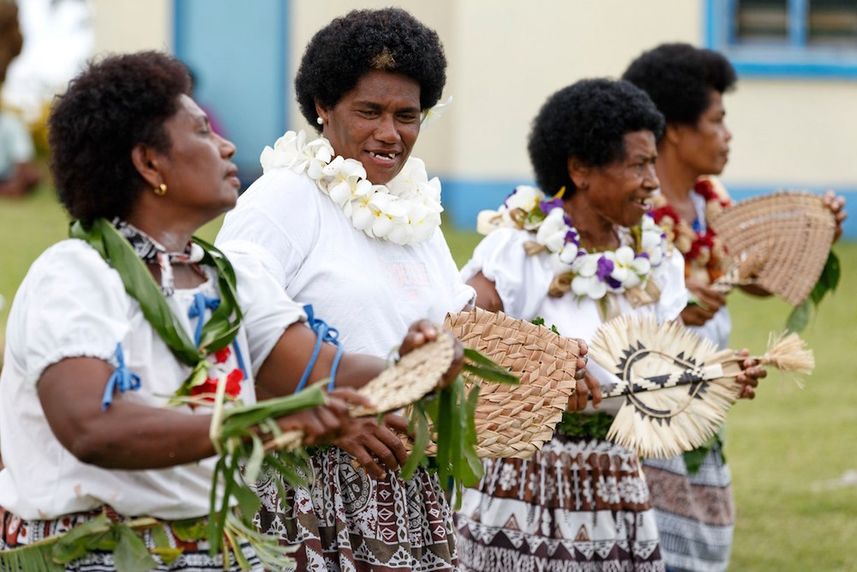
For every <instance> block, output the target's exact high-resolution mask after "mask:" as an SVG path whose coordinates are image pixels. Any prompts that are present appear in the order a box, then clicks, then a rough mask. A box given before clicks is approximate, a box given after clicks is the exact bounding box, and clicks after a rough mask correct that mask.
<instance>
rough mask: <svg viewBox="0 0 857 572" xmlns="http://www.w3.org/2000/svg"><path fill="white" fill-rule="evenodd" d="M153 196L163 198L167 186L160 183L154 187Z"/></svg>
mask: <svg viewBox="0 0 857 572" xmlns="http://www.w3.org/2000/svg"><path fill="white" fill-rule="evenodd" d="M155 194H156V195H158V196H159V197H163V196H164V195H166V194H167V186H166V185H165V184H164V183H161V184H160V185H158V186H157V187H155Z"/></svg>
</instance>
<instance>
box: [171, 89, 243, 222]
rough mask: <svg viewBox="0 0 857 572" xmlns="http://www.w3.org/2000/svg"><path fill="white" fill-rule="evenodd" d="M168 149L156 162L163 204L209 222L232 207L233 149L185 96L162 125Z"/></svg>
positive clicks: (235, 179)
mask: <svg viewBox="0 0 857 572" xmlns="http://www.w3.org/2000/svg"><path fill="white" fill-rule="evenodd" d="M164 130H165V131H166V134H167V137H168V138H169V141H170V148H169V150H168V151H167V152H166V153H163V154H160V156H159V158H158V172H159V173H160V176H161V178H162V179H163V182H164V184H166V185H167V189H168V191H167V193H166V195H164V197H163V200H165V201H169V202H170V204H171V206H173V207H176V208H180V209H183V210H187V211H189V212H195V213H197V215H198V216H201V217H202V218H204V219H205V220H210V219H212V218H214V217H216V216H217V215H219V214H221V213H223V212H226V211H227V210H229V209H231V208H232V207H234V206H235V202H236V201H237V200H238V189H239V188H240V186H241V183H240V181H239V180H238V168H237V167H236V166H235V164H234V163H233V162H232V161H231V160H230V159H231V158H232V156H233V155H235V145H233V144H232V143H231V142H230V141H227V140H226V139H224V138H223V137H221V136H219V135H217V134H216V133H214V132H213V131H212V130H211V126H210V125H209V123H208V117H207V116H206V115H205V112H204V111H202V109H200V108H199V106H198V105H197V104H196V102H195V101H194V100H193V99H191V98H190V97H188V96H187V95H181V96H179V105H178V111H176V113H175V114H174V115H173V116H172V117H170V118H169V119H168V120H167V121H165V122H164Z"/></svg>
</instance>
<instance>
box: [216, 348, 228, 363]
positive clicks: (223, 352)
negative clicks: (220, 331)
mask: <svg viewBox="0 0 857 572" xmlns="http://www.w3.org/2000/svg"><path fill="white" fill-rule="evenodd" d="M231 355H232V350H230V349H229V346H226V347H224V348H222V349H219V350H217V351H216V352H214V361H215V363H226V360H228V359H229V356H231Z"/></svg>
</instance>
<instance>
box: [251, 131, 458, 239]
mask: <svg viewBox="0 0 857 572" xmlns="http://www.w3.org/2000/svg"><path fill="white" fill-rule="evenodd" d="M259 161H260V162H261V163H262V172H264V173H266V172H268V171H270V170H273V169H283V168H285V169H291V170H292V171H294V172H295V173H298V174H301V173H306V174H307V176H309V178H310V179H312V180H313V181H315V183H316V185H317V186H318V188H319V189H320V190H321V191H322V192H323V193H325V194H326V195H327V196H329V197H330V199H331V200H332V201H333V202H335V203H336V204H337V205H339V206H340V207H341V208H342V212H343V213H344V214H345V216H346V217H348V219H349V220H350V221H351V224H352V225H354V228H356V229H358V230H362V231H363V232H364V233H366V234H367V235H368V236H370V237H372V238H381V239H384V240H389V241H390V242H394V243H396V244H402V245H405V244H416V243H419V242H423V241H425V240H427V239H429V238H431V236H432V235H433V234H434V231H435V229H436V228H437V227H439V226H440V213H441V212H443V207H442V206H441V205H440V181H439V180H438V178H437V177H434V178H432V179H431V180H429V178H428V174H427V173H426V168H425V164H424V163H423V162H422V161H421V160H420V159H417V158H416V157H410V158H409V159H408V160H407V161H406V162H405V165H404V167H402V170H401V172H399V174H398V175H396V177H395V178H394V179H393V180H391V181H390V182H389V183H387V184H386V185H373V184H372V183H371V182H370V181H368V180H367V179H366V169H365V168H364V167H363V164H362V163H360V161H357V160H355V159H345V158H344V157H342V156H336V157H334V151H333V147H332V146H331V144H330V142H329V141H328V140H327V139H325V138H324V137H318V138H316V139H313V140H312V141H309V142H307V140H306V133H304V131H298V132H294V131H287V132H286V134H285V135H283V136H282V137H280V138H279V139H277V141H276V143H274V147H273V148H271V147H265V149H264V150H263V151H262V155H261V157H260V158H259Z"/></svg>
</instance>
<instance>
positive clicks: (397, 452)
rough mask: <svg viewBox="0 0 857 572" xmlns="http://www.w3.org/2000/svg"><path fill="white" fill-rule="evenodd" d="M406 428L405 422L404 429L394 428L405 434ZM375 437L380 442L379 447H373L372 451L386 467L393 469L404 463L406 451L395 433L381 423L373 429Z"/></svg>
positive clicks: (406, 455) (406, 456)
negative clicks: (376, 448)
mask: <svg viewBox="0 0 857 572" xmlns="http://www.w3.org/2000/svg"><path fill="white" fill-rule="evenodd" d="M407 429H408V427H407V423H405V430H404V431H399V430H398V429H396V430H397V431H399V432H400V433H403V434H407ZM375 438H376V439H377V440H378V442H379V443H380V444H381V448H380V449H378V450H377V451H376V450H374V449H373V451H375V454H376V456H377V457H378V458H379V459H381V461H382V462H383V463H384V464H385V465H386V466H387V468H388V469H390V470H391V471H395V470H396V469H398V468H399V467H401V466H402V465H404V464H405V461H406V460H407V459H408V451H407V450H406V449H405V445H404V444H403V443H402V440H401V439H400V438H399V436H398V435H397V434H396V433H394V432H392V431H390V430H389V429H388V428H387V427H384V426H383V425H382V426H379V427H378V430H377V431H375Z"/></svg>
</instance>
